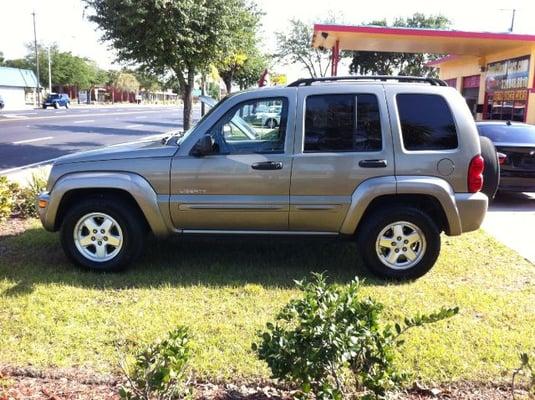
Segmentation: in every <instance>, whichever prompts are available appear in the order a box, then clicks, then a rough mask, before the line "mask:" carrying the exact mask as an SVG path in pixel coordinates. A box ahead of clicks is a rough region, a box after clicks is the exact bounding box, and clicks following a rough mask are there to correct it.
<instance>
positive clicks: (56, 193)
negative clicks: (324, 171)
mask: <svg viewBox="0 0 535 400" xmlns="http://www.w3.org/2000/svg"><path fill="white" fill-rule="evenodd" d="M77 189H119V190H124V191H125V192H128V193H129V194H130V195H131V196H132V197H133V198H134V200H135V201H136V203H137V204H138V206H139V208H140V209H141V211H142V212H143V214H144V215H145V218H146V219H147V222H148V223H149V226H150V228H151V230H152V232H153V233H154V234H155V235H156V236H167V235H168V234H169V227H168V226H167V225H166V223H165V221H164V218H163V216H162V213H161V211H160V207H159V206H158V196H157V194H156V192H155V191H154V189H153V188H152V186H151V185H150V184H149V183H148V182H147V181H146V180H145V179H144V178H142V177H141V176H139V175H137V174H133V173H129V172H81V173H72V174H67V175H64V176H62V177H61V178H59V179H58V180H57V181H56V183H55V184H54V187H53V188H52V190H51V191H50V193H49V195H50V200H49V204H48V206H47V210H46V215H45V217H44V218H43V219H44V221H43V224H44V225H45V228H47V229H49V230H52V229H53V228H54V226H55V222H56V216H57V213H58V210H59V205H60V203H61V200H62V199H63V196H64V195H65V194H66V193H67V192H69V191H71V190H77Z"/></svg>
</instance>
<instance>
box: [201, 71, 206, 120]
mask: <svg viewBox="0 0 535 400" xmlns="http://www.w3.org/2000/svg"><path fill="white" fill-rule="evenodd" d="M201 95H203V96H206V75H205V74H202V77H201ZM205 111H206V110H205V104H204V102H201V117H203V116H204V114H205Z"/></svg>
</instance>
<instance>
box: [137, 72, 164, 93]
mask: <svg viewBox="0 0 535 400" xmlns="http://www.w3.org/2000/svg"><path fill="white" fill-rule="evenodd" d="M132 73H133V74H134V76H135V77H136V79H137V80H138V82H139V87H140V89H144V90H146V91H148V92H156V91H158V90H161V89H162V87H163V79H162V78H161V77H160V76H158V75H157V74H153V73H151V72H150V71H146V70H144V69H143V68H138V69H136V70H135V71H132Z"/></svg>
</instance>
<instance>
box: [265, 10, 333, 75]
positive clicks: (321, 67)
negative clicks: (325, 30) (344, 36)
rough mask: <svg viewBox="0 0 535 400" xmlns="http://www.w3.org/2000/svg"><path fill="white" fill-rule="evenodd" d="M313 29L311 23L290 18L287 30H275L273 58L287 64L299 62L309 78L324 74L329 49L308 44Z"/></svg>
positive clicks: (327, 65) (329, 61) (328, 57)
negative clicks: (275, 51)
mask: <svg viewBox="0 0 535 400" xmlns="http://www.w3.org/2000/svg"><path fill="white" fill-rule="evenodd" d="M313 33H314V31H313V28H312V24H306V23H305V22H303V21H300V20H297V19H292V20H290V29H289V31H288V32H276V33H275V36H276V38H277V53H276V54H275V58H276V59H279V60H282V61H285V62H286V63H288V64H300V65H302V66H303V67H304V68H305V69H306V70H307V71H308V73H309V74H310V77H311V78H318V77H321V76H326V75H327V73H328V71H329V67H330V65H331V58H330V55H329V50H327V49H318V48H313V47H312V46H311V45H310V41H311V40H312V35H313Z"/></svg>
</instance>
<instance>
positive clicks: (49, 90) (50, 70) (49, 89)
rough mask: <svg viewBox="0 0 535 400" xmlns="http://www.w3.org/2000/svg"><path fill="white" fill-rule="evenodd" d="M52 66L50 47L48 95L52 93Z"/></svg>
mask: <svg viewBox="0 0 535 400" xmlns="http://www.w3.org/2000/svg"><path fill="white" fill-rule="evenodd" d="M50 64H51V63H50V46H48V93H52V68H51V66H50Z"/></svg>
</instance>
